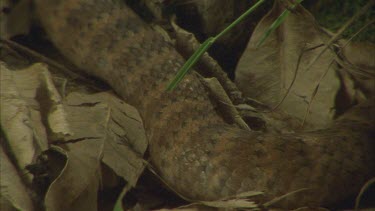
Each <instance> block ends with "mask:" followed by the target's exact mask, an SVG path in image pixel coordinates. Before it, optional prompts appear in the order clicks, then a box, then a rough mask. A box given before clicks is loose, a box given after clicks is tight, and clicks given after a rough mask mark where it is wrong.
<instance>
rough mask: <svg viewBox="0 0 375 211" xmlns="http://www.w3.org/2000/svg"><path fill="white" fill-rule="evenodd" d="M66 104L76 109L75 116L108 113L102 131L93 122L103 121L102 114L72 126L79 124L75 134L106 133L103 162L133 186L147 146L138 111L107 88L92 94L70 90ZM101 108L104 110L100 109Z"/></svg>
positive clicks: (104, 134)
mask: <svg viewBox="0 0 375 211" xmlns="http://www.w3.org/2000/svg"><path fill="white" fill-rule="evenodd" d="M66 106H69V107H70V108H71V109H72V112H73V110H74V109H77V111H74V112H76V113H75V114H74V115H73V116H76V118H77V119H82V118H83V116H84V115H85V114H87V113H88V112H89V111H90V112H91V111H92V112H93V114H92V115H97V113H98V112H102V113H103V114H104V113H107V115H109V117H108V118H109V119H108V123H107V124H106V125H105V126H103V127H104V128H102V129H103V131H102V133H98V131H99V130H98V129H97V128H96V126H95V124H98V123H99V122H102V121H104V120H103V119H102V118H104V116H102V117H100V118H98V119H95V120H94V119H93V121H89V122H86V123H87V124H86V123H85V124H82V120H81V122H80V125H77V126H73V125H72V127H75V130H77V129H78V128H79V129H78V130H77V131H76V132H75V135H76V136H78V137H85V136H86V137H90V136H91V137H106V139H105V144H104V149H103V162H104V163H105V164H106V165H107V166H109V167H110V168H111V169H112V170H113V171H115V173H116V174H118V175H119V176H121V177H123V178H124V179H125V180H126V181H127V182H129V183H130V184H131V186H134V185H135V184H136V182H137V180H138V177H139V176H140V174H141V173H142V172H143V169H144V161H143V159H142V158H143V154H144V153H145V151H146V149H147V146H148V142H147V138H146V135H145V131H144V128H143V123H142V119H141V117H140V115H139V113H138V111H137V110H136V109H135V108H134V107H132V106H130V105H128V104H126V103H124V102H123V101H122V100H120V99H119V98H118V97H116V96H115V95H113V94H111V93H106V92H103V93H97V94H93V95H85V94H82V93H71V94H70V95H68V96H67V98H66ZM81 109H82V110H81ZM101 109H103V111H100V110H101ZM106 109H110V110H106ZM79 110H80V111H79ZM85 110H87V111H85ZM95 110H96V111H95ZM105 111H106V112H105ZM109 111H110V112H109ZM93 118H94V117H93ZM78 137H77V138H78Z"/></svg>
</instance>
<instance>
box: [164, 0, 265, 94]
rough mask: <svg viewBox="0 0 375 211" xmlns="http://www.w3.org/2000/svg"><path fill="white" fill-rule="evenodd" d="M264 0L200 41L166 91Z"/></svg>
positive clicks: (172, 87) (178, 81)
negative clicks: (215, 33) (214, 33)
mask: <svg viewBox="0 0 375 211" xmlns="http://www.w3.org/2000/svg"><path fill="white" fill-rule="evenodd" d="M264 1H265V0H259V1H258V2H257V3H256V4H254V5H253V6H252V7H251V8H250V9H248V10H247V11H246V12H245V13H243V14H242V15H241V16H240V17H238V18H237V19H236V20H235V21H233V22H232V23H231V24H230V25H229V26H228V27H226V28H225V29H224V30H223V31H221V32H220V33H219V34H218V35H216V36H215V37H210V38H208V39H207V40H206V41H204V42H203V43H202V45H201V46H200V47H199V49H198V50H197V51H195V52H194V54H193V55H192V56H191V57H190V58H189V59H188V60H187V61H186V62H185V64H184V65H183V66H182V67H181V69H180V70H179V71H178V73H177V74H176V77H175V78H174V79H173V80H172V82H171V83H169V85H168V87H167V89H166V90H167V91H172V90H173V89H174V88H176V86H177V85H178V84H179V83H180V82H181V80H182V79H183V78H184V77H185V75H186V74H187V73H188V72H189V70H190V69H191V68H192V67H193V66H194V65H195V64H196V63H197V62H198V60H199V59H200V57H201V56H202V55H203V54H204V53H205V52H206V51H207V49H208V48H209V47H211V45H212V44H213V43H214V42H215V41H216V40H217V39H219V38H220V37H221V36H223V35H224V34H225V33H226V32H227V31H229V30H231V29H232V28H233V27H234V26H236V25H237V24H238V23H239V22H241V21H242V20H243V19H245V18H246V17H247V16H248V15H249V14H251V13H252V12H253V11H254V10H255V9H256V8H258V7H259V6H260V5H261V4H262V3H263V2H264Z"/></svg>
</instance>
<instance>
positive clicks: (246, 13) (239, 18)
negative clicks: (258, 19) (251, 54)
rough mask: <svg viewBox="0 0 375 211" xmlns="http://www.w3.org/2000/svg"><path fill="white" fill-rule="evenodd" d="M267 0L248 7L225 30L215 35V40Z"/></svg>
mask: <svg viewBox="0 0 375 211" xmlns="http://www.w3.org/2000/svg"><path fill="white" fill-rule="evenodd" d="M264 1H265V0H259V1H258V2H257V3H255V4H254V5H253V6H252V7H250V9H248V10H247V11H246V12H244V13H243V14H242V15H241V16H240V17H238V18H237V19H236V20H235V21H233V22H232V23H231V24H230V25H229V26H227V27H226V28H225V29H224V30H223V31H221V32H220V33H219V34H218V35H216V36H215V40H216V39H219V38H220V37H221V36H223V35H224V34H225V33H226V32H228V31H229V30H231V29H232V28H233V27H235V26H236V25H237V24H238V23H240V22H241V21H242V20H243V19H245V18H246V17H247V16H248V15H250V14H251V13H252V12H253V11H254V10H255V9H256V8H258V7H259V6H260V5H261V4H263V2H264Z"/></svg>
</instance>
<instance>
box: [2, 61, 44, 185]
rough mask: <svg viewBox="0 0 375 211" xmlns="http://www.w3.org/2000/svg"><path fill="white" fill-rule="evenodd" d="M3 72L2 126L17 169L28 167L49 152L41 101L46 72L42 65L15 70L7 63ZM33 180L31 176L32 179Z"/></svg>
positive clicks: (3, 67) (23, 170)
mask: <svg viewBox="0 0 375 211" xmlns="http://www.w3.org/2000/svg"><path fill="white" fill-rule="evenodd" d="M0 69H1V89H0V90H1V102H0V103H1V127H2V130H3V131H4V134H5V137H6V139H7V140H6V141H7V144H8V146H9V150H10V152H9V153H11V154H12V155H13V156H14V157H15V159H16V161H17V165H18V166H17V167H18V168H19V170H21V172H23V173H26V170H25V167H26V166H27V165H29V164H31V163H33V162H34V161H35V159H36V156H37V155H38V154H39V153H40V152H42V151H44V150H46V149H47V134H46V129H45V127H44V125H43V121H42V119H43V114H42V113H41V111H42V110H43V109H42V106H41V104H40V103H39V101H38V100H37V98H38V95H39V93H40V92H43V89H42V88H41V87H42V84H43V80H42V79H41V78H40V76H41V75H43V74H44V72H45V71H47V70H46V68H45V66H43V65H41V64H35V65H32V66H30V67H28V68H26V69H23V70H18V71H11V70H9V69H8V68H7V67H6V66H5V65H4V64H3V63H1V64H0ZM29 179H30V181H31V177H29Z"/></svg>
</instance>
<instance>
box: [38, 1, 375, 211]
mask: <svg viewBox="0 0 375 211" xmlns="http://www.w3.org/2000/svg"><path fill="white" fill-rule="evenodd" d="M35 5H36V11H37V14H38V15H39V16H40V19H41V22H42V24H43V27H44V28H45V30H46V32H47V34H48V35H49V36H50V38H51V40H52V42H53V43H54V44H55V45H56V46H57V48H58V49H59V50H60V51H61V52H62V53H63V54H64V55H65V56H66V57H67V58H69V59H70V60H71V61H73V62H74V63H75V64H76V65H77V66H79V67H81V68H82V69H85V70H86V71H87V73H89V74H91V75H94V76H96V77H98V78H100V79H102V80H104V81H106V82H107V83H108V84H110V85H111V86H112V88H113V89H114V90H115V91H116V92H117V93H118V94H119V95H120V96H121V97H123V98H124V99H125V101H126V102H128V103H130V104H132V105H133V106H135V107H136V108H137V109H138V110H139V112H140V113H141V115H142V118H143V120H144V124H145V129H146V132H147V136H148V138H149V142H150V143H149V144H150V145H149V150H150V159H151V162H152V164H153V165H154V166H155V168H156V170H157V172H158V173H159V174H160V175H161V177H162V178H163V179H164V180H165V181H166V182H167V183H168V184H169V185H170V186H172V187H173V188H174V189H175V190H177V191H178V192H179V193H181V194H182V195H184V196H186V197H188V198H191V199H198V200H213V199H218V198H221V197H224V196H228V195H233V194H236V193H241V192H244V191H251V190H254V191H264V192H265V193H266V194H267V197H268V198H269V199H271V198H273V197H276V196H279V195H282V194H285V193H288V192H291V191H294V190H297V189H301V188H312V189H311V191H309V192H306V193H304V194H297V195H295V196H293V197H291V198H289V199H288V201H287V202H286V203H285V204H286V205H289V206H291V207H294V206H299V205H306V203H307V204H315V205H317V204H328V203H332V202H335V201H337V200H339V199H342V198H343V197H346V196H348V195H350V194H353V193H356V192H358V191H359V189H360V187H361V186H362V185H363V184H364V182H366V181H367V180H368V179H369V178H371V177H372V176H374V175H375V173H374V170H375V166H374V155H373V149H374V148H373V147H374V143H373V142H374V140H371V137H370V136H368V134H369V131H371V129H372V125H373V124H372V119H371V118H372V117H371V115H368V112H369V111H370V109H371V108H372V107H371V105H370V104H369V103H367V104H366V103H365V104H362V105H358V106H357V107H356V108H355V109H353V110H352V111H351V112H348V114H346V115H345V116H343V117H342V118H341V119H339V120H337V121H336V122H335V123H334V124H333V125H332V127H330V128H328V129H325V130H320V131H314V132H304V133H299V134H293V135H280V134H272V133H260V132H254V131H245V130H242V129H239V128H237V127H236V126H233V125H229V124H227V123H225V122H224V121H223V120H222V118H221V117H220V116H219V115H218V114H217V113H216V111H215V106H214V105H213V104H212V103H211V101H210V99H209V97H208V94H207V92H206V90H205V88H204V87H203V85H202V84H201V82H200V81H199V80H198V78H197V76H196V75H195V74H194V73H192V74H189V75H188V76H187V77H186V78H185V79H184V80H183V81H182V83H181V84H180V85H179V86H178V88H177V89H176V90H175V91H173V92H165V91H164V90H165V87H166V86H167V84H168V83H169V82H170V80H171V79H172V78H173V77H174V75H175V73H176V71H177V70H178V69H179V67H180V66H181V65H182V64H183V62H184V60H183V59H182V57H181V56H180V55H179V54H178V53H177V52H176V51H175V49H174V48H173V46H172V45H171V44H170V43H168V42H167V41H165V40H164V39H163V38H162V36H160V35H159V34H158V33H157V32H155V31H153V30H152V29H151V28H150V27H149V26H147V24H145V23H144V22H143V21H142V20H141V19H140V18H139V17H138V16H137V15H136V14H135V13H134V12H133V11H132V10H131V9H129V8H128V7H127V6H126V5H124V4H123V3H122V2H121V1H112V0H90V1H88V0H48V1H47V0H35ZM286 205H285V206H286Z"/></svg>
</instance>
